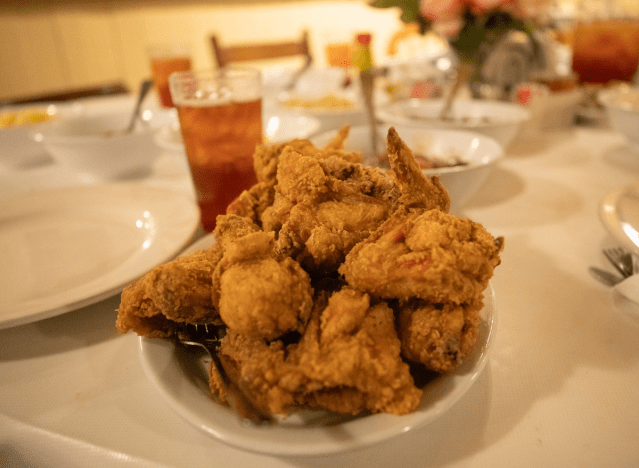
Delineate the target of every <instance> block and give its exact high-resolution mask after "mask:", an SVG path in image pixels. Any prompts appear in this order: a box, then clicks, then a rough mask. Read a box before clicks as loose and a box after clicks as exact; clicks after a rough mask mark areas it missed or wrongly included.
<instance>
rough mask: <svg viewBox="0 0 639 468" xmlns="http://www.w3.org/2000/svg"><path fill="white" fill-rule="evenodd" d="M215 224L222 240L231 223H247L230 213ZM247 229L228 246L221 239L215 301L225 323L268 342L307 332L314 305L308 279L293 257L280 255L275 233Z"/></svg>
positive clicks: (214, 276) (213, 292)
mask: <svg viewBox="0 0 639 468" xmlns="http://www.w3.org/2000/svg"><path fill="white" fill-rule="evenodd" d="M217 220H218V223H219V225H218V226H219V229H218V227H216V231H215V234H216V235H220V236H221V237H223V234H221V231H223V230H224V228H225V226H227V225H228V224H229V223H239V224H241V223H242V222H244V221H245V222H248V220H246V219H245V218H241V217H235V216H230V215H228V216H218V218H217ZM249 226H250V224H249ZM248 231H249V232H248V233H247V234H246V235H243V236H241V237H237V238H234V240H233V242H230V243H228V244H227V243H225V241H224V240H222V241H221V242H222V244H223V250H224V256H223V257H222V259H221V260H220V262H219V263H218V265H217V268H216V269H215V272H214V274H213V285H214V287H213V290H212V301H213V304H214V305H215V306H216V307H217V309H218V310H219V313H220V317H221V318H222V321H223V322H224V323H225V324H226V326H227V327H228V328H229V329H231V330H234V331H236V332H238V333H241V334H243V335H247V336H252V337H255V338H259V339H265V340H274V339H276V338H279V337H280V336H282V335H283V334H285V333H289V332H294V331H297V332H301V331H303V329H304V328H305V326H306V323H307V322H308V319H309V317H310V313H311V308H312V305H313V288H312V287H311V279H310V277H309V276H308V274H307V273H306V272H305V271H304V270H303V269H302V267H301V266H300V265H299V264H298V263H297V262H296V261H295V260H293V259H292V258H288V257H279V256H277V255H276V253H275V250H274V247H275V241H274V234H273V233H272V232H271V233H267V232H264V231H261V230H258V231H254V232H250V229H248Z"/></svg>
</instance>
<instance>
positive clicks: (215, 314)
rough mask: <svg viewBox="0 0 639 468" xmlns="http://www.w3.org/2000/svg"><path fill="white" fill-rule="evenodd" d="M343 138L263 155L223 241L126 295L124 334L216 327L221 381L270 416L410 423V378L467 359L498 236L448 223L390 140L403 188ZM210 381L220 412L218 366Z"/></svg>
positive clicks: (413, 399)
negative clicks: (389, 418) (397, 418)
mask: <svg viewBox="0 0 639 468" xmlns="http://www.w3.org/2000/svg"><path fill="white" fill-rule="evenodd" d="M347 137H348V128H345V129H342V131H341V132H339V133H338V134H337V135H336V136H335V138H333V139H332V140H330V141H328V143H327V144H326V145H323V146H320V147H318V146H315V145H314V144H312V142H310V141H307V140H299V139H297V140H293V141H290V142H287V143H284V144H277V145H262V146H260V147H258V148H257V150H256V152H255V154H254V159H255V167H256V172H257V176H258V180H259V182H258V184H256V185H255V186H253V187H252V188H251V189H250V190H248V191H246V192H244V193H243V194H242V195H241V196H240V197H239V198H238V199H236V200H235V201H234V202H233V203H232V204H231V205H230V206H229V208H228V209H227V213H226V214H225V215H222V216H220V217H218V220H217V226H216V229H215V231H214V234H213V235H214V236H215V239H216V243H215V244H214V245H213V246H212V247H211V248H209V249H204V250H199V251H196V252H194V253H192V254H190V255H186V256H184V257H180V258H178V259H177V260H175V261H173V262H170V263H167V264H164V265H160V266H158V267H156V268H154V269H153V270H152V271H150V272H149V273H147V275H145V276H144V277H143V278H141V279H140V280H138V281H136V282H135V283H133V284H131V285H129V286H127V288H125V289H124V291H123V293H122V297H121V303H120V307H119V310H118V318H117V322H116V327H117V329H118V331H119V332H121V333H126V332H129V331H132V332H135V333H137V334H138V335H141V336H146V337H149V338H176V337H178V338H179V337H183V338H188V330H186V329H185V327H184V324H185V323H187V324H210V325H211V326H213V327H214V328H219V329H220V330H221V331H222V332H223V333H224V337H223V338H222V339H221V341H220V348H219V353H218V354H219V356H220V359H221V361H222V367H223V369H224V372H225V373H226V374H228V376H229V377H230V379H231V381H233V382H235V383H236V384H237V386H238V387H239V388H240V389H241V390H242V391H243V393H244V394H245V395H248V398H249V400H250V401H251V402H252V403H253V404H254V405H255V406H258V407H259V409H260V410H261V411H262V412H263V413H266V414H267V415H273V416H274V417H277V416H283V417H286V416H288V415H290V414H292V413H293V412H295V411H297V410H299V409H322V410H328V411H332V412H335V413H340V414H347V415H358V416H366V415H369V414H371V413H390V414H396V415H403V414H408V413H411V412H414V411H416V410H417V408H418V405H419V404H420V400H421V396H422V393H423V390H422V389H421V388H419V387H418V386H417V384H416V382H415V378H414V376H413V373H412V372H411V367H412V368H413V371H414V369H415V368H419V369H421V372H425V373H427V374H428V373H429V374H430V376H431V377H432V376H434V375H441V374H444V373H448V372H451V371H454V370H455V369H457V368H459V366H460V365H461V363H462V362H463V361H464V359H465V358H466V357H467V356H468V355H469V353H470V352H471V351H472V349H473V348H474V346H475V344H476V342H477V341H476V340H477V336H478V328H479V324H480V321H481V319H480V315H479V312H480V310H481V309H482V307H483V300H484V297H483V291H484V290H485V289H486V288H487V286H488V281H489V279H490V277H491V276H492V274H493V271H494V268H495V267H496V266H497V265H498V264H499V262H500V253H501V251H502V249H503V245H504V244H503V238H501V237H497V238H495V237H493V236H492V235H491V234H490V233H488V231H486V229H485V228H484V227H483V226H481V224H479V223H475V222H473V221H471V220H470V219H467V218H464V219H462V218H458V217H456V216H455V215H452V214H450V213H448V208H449V203H450V200H449V198H448V194H447V192H446V190H445V189H444V188H443V187H442V185H441V184H440V183H439V181H438V180H437V178H429V177H426V176H425V175H424V173H423V172H422V170H421V169H420V168H419V167H418V165H417V162H416V161H415V158H414V155H413V153H412V151H411V150H410V148H409V147H408V146H407V145H406V144H405V142H404V141H403V140H402V139H401V138H400V137H399V135H398V133H397V132H396V131H395V129H389V131H388V140H387V143H388V148H389V160H390V162H391V166H392V169H393V172H394V175H392V174H390V173H389V172H387V171H384V170H381V169H380V168H376V167H370V166H365V165H363V164H361V159H362V156H361V154H359V153H356V152H351V151H347V150H345V149H344V141H345V138H347ZM426 370H428V371H426ZM209 383H210V390H211V392H212V393H213V395H214V396H215V397H216V398H217V399H218V401H219V402H221V403H224V402H226V401H227V398H228V396H229V395H228V394H227V393H226V390H225V386H224V384H223V381H222V379H221V375H220V372H219V371H218V369H217V368H216V367H215V366H213V365H212V366H211V368H210V380H209ZM278 419H279V418H278Z"/></svg>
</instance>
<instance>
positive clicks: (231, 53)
mask: <svg viewBox="0 0 639 468" xmlns="http://www.w3.org/2000/svg"><path fill="white" fill-rule="evenodd" d="M211 43H212V45H213V52H214V53H215V59H216V60H217V64H218V66H219V67H225V66H226V65H228V64H230V63H235V62H247V61H256V60H266V59H273V58H280V57H294V56H302V57H304V58H305V62H304V66H303V68H308V67H309V66H310V64H311V63H312V62H313V57H312V56H311V52H310V49H309V46H308V32H307V31H304V32H303V33H302V38H301V40H299V41H289V42H275V43H268V44H236V45H231V46H226V47H224V46H222V45H221V44H220V41H219V39H218V38H217V37H216V36H215V35H213V36H211Z"/></svg>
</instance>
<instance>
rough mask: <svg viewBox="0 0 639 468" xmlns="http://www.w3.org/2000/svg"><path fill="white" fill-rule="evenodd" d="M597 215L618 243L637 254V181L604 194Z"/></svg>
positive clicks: (638, 191) (638, 248)
mask: <svg viewBox="0 0 639 468" xmlns="http://www.w3.org/2000/svg"><path fill="white" fill-rule="evenodd" d="M599 217H600V218H601V221H602V222H603V224H604V226H605V227H606V229H607V230H608V232H609V233H610V234H611V235H612V236H613V237H614V238H615V239H616V240H617V241H618V242H619V243H620V244H622V245H623V246H625V247H626V248H628V249H630V250H632V251H633V252H635V253H636V254H638V255H639V183H635V184H631V185H627V186H625V187H622V188H620V189H617V190H614V191H612V192H610V193H609V194H608V195H606V196H605V197H604V199H603V200H602V202H601V204H600V207H599Z"/></svg>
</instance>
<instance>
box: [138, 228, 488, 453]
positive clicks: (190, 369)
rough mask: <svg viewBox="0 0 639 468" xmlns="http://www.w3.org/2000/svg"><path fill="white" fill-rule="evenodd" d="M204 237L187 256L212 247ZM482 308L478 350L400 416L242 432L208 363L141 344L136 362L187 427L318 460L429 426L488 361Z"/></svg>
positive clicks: (165, 345)
mask: <svg viewBox="0 0 639 468" xmlns="http://www.w3.org/2000/svg"><path fill="white" fill-rule="evenodd" d="M212 243H213V241H212V239H211V235H209V236H207V237H204V238H202V239H201V240H200V241H199V242H197V243H196V244H194V245H193V246H191V247H190V248H189V250H188V251H189V252H191V251H193V250H195V249H198V248H205V247H208V246H210V245H212ZM485 296H486V298H485V306H484V309H483V310H482V312H481V317H482V323H481V326H480V334H479V338H478V342H477V346H476V348H475V350H474V352H473V353H472V354H471V355H470V356H468V358H467V359H466V361H465V362H464V363H463V364H462V366H461V367H460V368H458V369H457V371H456V372H454V373H452V374H449V375H444V376H440V377H438V378H436V379H434V380H432V381H430V382H429V383H428V384H427V385H426V386H425V387H424V396H423V398H422V401H421V404H420V405H419V408H418V409H417V410H416V411H415V412H414V413H411V414H409V415H406V416H393V415H388V414H376V415H369V416H362V417H347V416H340V415H335V414H332V413H328V412H321V411H308V412H304V413H301V414H296V415H294V416H291V417H289V418H288V419H287V420H286V421H285V422H282V423H278V424H273V425H264V426H247V425H244V424H242V423H241V421H240V420H239V419H238V418H237V417H236V416H235V415H234V414H233V413H232V411H231V410H230V409H228V408H227V407H225V406H222V405H220V404H218V403H216V402H215V401H214V400H213V399H212V398H211V397H210V394H209V389H208V380H207V378H208V377H207V375H208V374H207V369H208V367H207V364H206V362H205V361H204V360H198V359H196V358H194V357H193V355H190V354H189V353H188V352H186V351H183V350H182V349H181V348H176V347H175V346H174V345H173V343H172V342H171V341H169V340H163V339H147V338H140V342H139V344H140V348H139V351H140V359H141V362H142V366H143V368H144V371H145V372H146V375H147V377H148V378H149V380H150V381H151V382H152V384H153V385H154V386H155V387H156V389H157V390H158V391H159V392H160V394H161V395H162V396H163V397H164V398H165V399H166V400H167V402H168V404H169V405H170V406H171V407H172V408H173V410H175V411H176V412H177V413H178V414H179V415H180V416H181V417H183V418H184V419H185V420H186V421H188V422H189V423H191V424H193V425H194V426H195V427H198V428H199V429H201V430H203V431H205V432H207V433H208V434H210V435H212V436H214V437H216V438H217V439H219V440H221V441H223V442H225V443H228V444H230V445H233V446H235V447H238V448H241V449H244V450H247V451H251V452H258V453H264V454H271V455H320V454H324V455H325V454H330V453H337V452H343V451H347V450H352V449H355V448H358V447H364V446H367V445H371V444H374V443H376V442H380V441H382V440H385V439H388V438H391V437H394V436H397V435H400V434H402V433H404V432H406V431H409V430H411V429H414V428H416V427H418V426H421V425H423V424H426V423H428V422H431V421H433V420H435V419H437V418H438V417H440V416H441V415H442V414H444V413H445V412H446V411H447V410H448V409H450V408H451V407H452V406H453V405H454V404H455V403H456V402H457V401H458V400H459V399H460V398H461V396H462V395H464V393H466V392H467V391H468V390H469V389H470V388H471V386H472V385H473V383H474V382H475V381H476V380H477V377H478V376H479V375H480V373H481V371H482V370H483V368H484V367H485V365H486V363H487V362H488V356H489V351H490V349H491V346H492V343H493V341H494V340H493V338H494V333H493V331H494V325H495V299H494V292H493V290H492V287H490V286H489V288H488V289H487V290H486V291H485Z"/></svg>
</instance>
